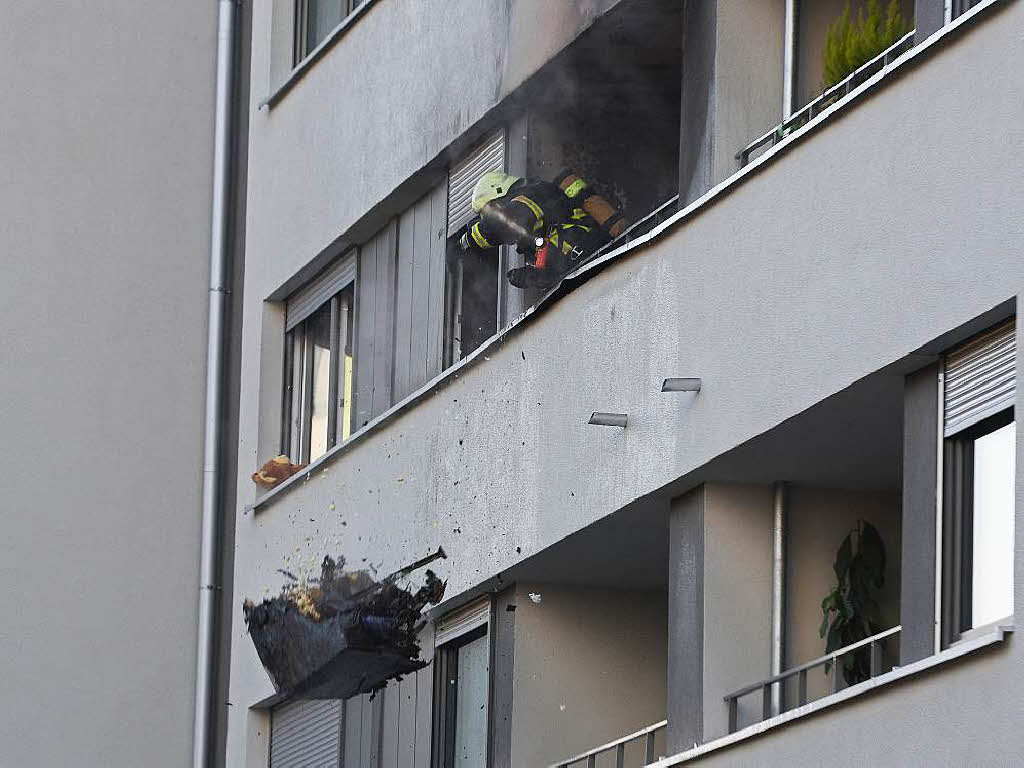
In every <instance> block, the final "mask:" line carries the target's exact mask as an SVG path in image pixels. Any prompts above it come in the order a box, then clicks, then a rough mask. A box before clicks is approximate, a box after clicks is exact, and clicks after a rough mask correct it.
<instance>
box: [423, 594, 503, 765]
mask: <svg viewBox="0 0 1024 768" xmlns="http://www.w3.org/2000/svg"><path fill="white" fill-rule="evenodd" d="M478 612H482V613H483V619H482V620H481V619H471V620H470V621H469V622H467V626H466V628H465V629H464V630H462V631H459V632H458V633H457V634H455V635H454V636H447V633H445V635H446V636H445V637H444V638H443V639H442V640H441V642H440V643H437V642H436V640H437V638H436V635H435V648H434V661H433V666H434V691H433V707H432V709H433V712H432V726H431V727H432V734H431V748H430V755H431V757H430V765H431V768H452V765H453V759H454V750H455V717H456V713H457V711H458V704H457V702H456V700H455V697H456V690H457V688H458V663H459V649H461V648H463V647H465V646H466V645H468V644H469V643H471V642H473V641H474V640H478V639H480V638H481V637H483V638H486V642H487V725H486V729H487V733H486V741H485V746H484V750H485V755H486V758H485V766H490V765H491V763H492V750H493V739H494V733H493V732H494V632H493V631H492V627H493V624H494V603H493V601H492V600H491V599H490V598H489V597H488V598H487V599H486V600H484V601H478V602H477V603H474V604H472V605H470V606H467V607H465V608H463V609H460V610H456V611H454V612H453V613H452V614H450V615H449V616H448V617H444V618H442V619H441V620H440V621H439V622H438V624H437V625H436V626H435V632H436V634H441V633H440V632H439V631H438V629H439V627H440V626H441V625H442V624H443V623H445V622H446V621H450V622H451V624H453V625H457V624H458V623H460V618H461V617H462V616H471V615H474V614H478Z"/></svg>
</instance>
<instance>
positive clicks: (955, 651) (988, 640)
mask: <svg viewBox="0 0 1024 768" xmlns="http://www.w3.org/2000/svg"><path fill="white" fill-rule="evenodd" d="M1012 632H1013V625H1012V624H1004V625H1001V626H999V627H996V628H995V629H993V630H992V631H990V632H988V633H986V634H983V635H981V636H979V637H975V638H973V639H970V640H962V641H960V642H958V643H957V644H956V645H953V646H950V647H949V648H947V649H945V650H944V651H940V652H939V653H937V654H935V655H934V656H929V657H928V658H926V659H921V660H920V661H915V662H914V663H913V664H907V665H906V666H905V667H893V669H892V671H891V672H886V673H885V674H884V675H879V676H878V677H875V678H872V679H870V680H865V681H864V682H863V683H858V684H857V685H853V686H850V687H849V688H845V689H843V690H842V691H840V692H839V693H835V694H832V695H831V696H825V697H824V698H821V699H818V700H817V701H812V702H810V703H808V704H805V705H804V706H802V707H797V708H795V709H791V710H789V711H787V712H784V713H783V714H781V715H776V716H775V717H771V718H769V719H767V720H763V721H761V722H760V723H755V724H754V725H750V726H747V727H746V728H744V729H743V730H741V731H736V733H732V734H729V735H728V736H723V737H722V738H720V739H715V740H714V741H709V742H708V743H707V744H701V745H700V746H698V747H694V748H693V749H688V750H686V751H685V752H680V753H679V754H678V755H673V756H671V757H666V758H663V759H661V760H659V761H657V762H655V763H651V764H650V765H648V766H647V768H670V766H675V765H682V764H683V763H686V762H689V761H690V760H695V759H697V758H699V757H702V756H703V755H706V754H709V753H711V752H716V751H717V750H720V749H724V748H725V747H729V746H732V745H734V744H737V743H740V742H744V741H747V740H749V739H752V738H754V737H756V736H759V735H760V734H762V733H765V732H766V731H770V730H772V729H774V728H778V727H780V726H782V725H786V724H787V723H790V722H792V721H794V720H800V719H802V718H804V717H808V716H810V715H813V714H815V713H817V712H820V711H822V710H825V709H829V708H830V707H834V706H836V705H837V704H842V703H843V702H845V701H849V700H850V699H855V698H857V697H858V696H863V695H864V694H866V693H869V692H871V691H873V690H875V689H876V688H881V687H882V686H885V685H890V684H892V683H895V682H896V681H898V680H902V679H904V678H907V677H912V676H913V675H917V674H920V673H921V672H924V671H926V670H929V669H932V668H933V667H939V666H942V665H944V664H948V663H949V662H951V661H953V660H955V659H958V658H960V657H961V656H965V655H967V654H969V653H974V652H975V651H978V650H981V649H982V648H987V647H988V646H991V645H995V644H997V643H1002V642H1003V641H1004V640H1005V639H1006V636H1007V635H1008V634H1011V633H1012Z"/></svg>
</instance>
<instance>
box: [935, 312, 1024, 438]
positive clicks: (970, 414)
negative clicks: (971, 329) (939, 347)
mask: <svg viewBox="0 0 1024 768" xmlns="http://www.w3.org/2000/svg"><path fill="white" fill-rule="evenodd" d="M1016 335H1017V324H1016V321H1015V320H1010V321H1009V322H1006V323H1003V324H1002V325H999V326H997V327H995V328H992V329H990V330H988V331H985V332H984V333H982V334H980V335H979V336H976V337H975V338H973V339H971V340H970V341H968V342H966V343H965V344H963V345H961V346H959V347H957V348H956V349H954V350H952V351H951V352H950V353H949V354H948V355H947V356H946V366H945V372H946V375H945V393H944V401H943V403H944V405H943V407H944V410H945V415H944V427H945V428H944V434H945V435H946V437H949V436H950V435H952V434H954V433H956V432H959V431H960V430H963V429H966V428H967V427H970V426H972V425H973V424H977V423H978V422H979V421H981V420H982V419H984V418H986V417H988V416H991V415H993V414H995V413H998V412H999V411H1001V410H1003V409H1005V408H1009V407H1010V406H1012V405H1013V403H1014V400H1015V398H1016V393H1017V386H1016V385H1017V370H1016V368H1017V359H1016V358H1017V356H1016Z"/></svg>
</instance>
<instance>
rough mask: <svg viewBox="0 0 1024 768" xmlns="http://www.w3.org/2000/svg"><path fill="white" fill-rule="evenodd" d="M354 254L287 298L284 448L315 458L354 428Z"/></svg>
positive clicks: (304, 460) (306, 458) (304, 458)
mask: <svg viewBox="0 0 1024 768" xmlns="http://www.w3.org/2000/svg"><path fill="white" fill-rule="evenodd" d="M354 280H355V259H354V256H348V257H346V258H344V259H342V260H341V261H340V262H338V263H337V264H335V265H334V266H332V267H331V268H329V269H328V270H327V272H326V273H325V274H323V275H322V276H321V277H320V278H318V279H317V280H314V281H313V282H312V283H311V284H310V285H308V286H306V287H305V288H303V289H302V290H301V291H298V292H296V294H295V295H294V296H293V297H292V298H290V299H289V300H288V307H287V318H286V329H287V330H286V336H285V364H284V375H285V386H284V400H283V418H282V429H281V452H282V453H284V454H286V455H288V456H291V457H292V459H293V460H294V461H296V462H299V463H303V464H305V463H308V462H310V461H314V460H316V459H317V458H319V457H320V456H322V455H323V454H324V453H326V452H327V451H328V450H329V449H330V448H333V447H334V446H335V445H336V444H337V443H339V442H341V441H344V440H346V439H347V438H348V436H349V434H350V433H351V431H352V384H353V343H354V335H353V319H354V312H353V304H354V287H353V281H354Z"/></svg>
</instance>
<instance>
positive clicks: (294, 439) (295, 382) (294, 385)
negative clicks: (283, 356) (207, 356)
mask: <svg viewBox="0 0 1024 768" xmlns="http://www.w3.org/2000/svg"><path fill="white" fill-rule="evenodd" d="M288 335H289V343H290V344H291V347H292V352H291V366H292V370H291V382H290V387H291V409H290V411H289V413H290V414H291V424H290V425H289V429H290V438H291V439H290V442H289V443H288V448H287V450H286V451H285V452H286V453H288V454H289V455H290V456H291V459H292V461H294V462H299V461H301V455H300V454H301V450H302V393H303V392H304V391H305V388H304V387H303V386H302V377H303V361H304V359H305V356H304V355H303V354H302V350H303V341H304V334H303V330H302V326H299V327H298V328H296V329H295V330H294V331H292V332H291V333H289V334H288Z"/></svg>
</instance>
